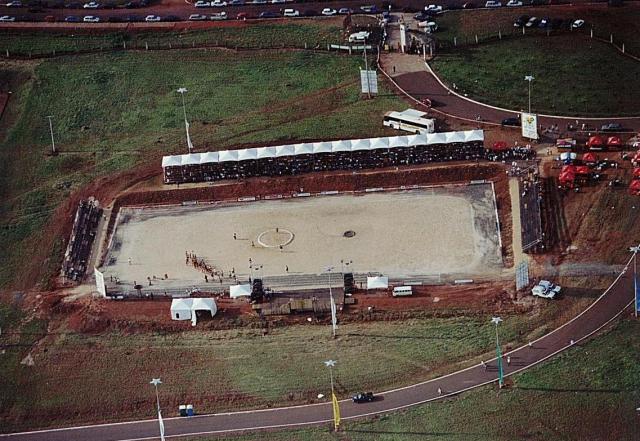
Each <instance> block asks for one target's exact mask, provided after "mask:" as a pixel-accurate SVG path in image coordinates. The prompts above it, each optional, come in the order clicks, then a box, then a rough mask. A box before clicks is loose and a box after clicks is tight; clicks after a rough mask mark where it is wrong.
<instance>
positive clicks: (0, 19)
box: [0, 15, 16, 23]
mask: <svg viewBox="0 0 640 441" xmlns="http://www.w3.org/2000/svg"><path fill="white" fill-rule="evenodd" d="M12 21H16V18H15V17H13V16H11V15H3V16H2V17H0V22H3V23H9V22H12Z"/></svg>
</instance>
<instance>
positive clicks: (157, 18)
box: [144, 15, 161, 23]
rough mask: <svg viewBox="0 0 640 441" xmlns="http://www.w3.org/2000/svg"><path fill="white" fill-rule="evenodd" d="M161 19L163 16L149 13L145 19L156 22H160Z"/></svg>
mask: <svg viewBox="0 0 640 441" xmlns="http://www.w3.org/2000/svg"><path fill="white" fill-rule="evenodd" d="M160 20H161V18H160V16H159V15H147V16H146V17H145V18H144V21H146V22H147V23H155V22H158V21H160Z"/></svg>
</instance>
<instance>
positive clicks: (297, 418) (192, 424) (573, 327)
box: [0, 260, 633, 441]
mask: <svg viewBox="0 0 640 441" xmlns="http://www.w3.org/2000/svg"><path fill="white" fill-rule="evenodd" d="M630 263H631V260H630V261H629V262H628V263H627V266H626V267H625V268H624V271H623V272H622V273H621V274H620V275H619V276H618V278H616V280H615V281H614V283H613V284H612V285H611V286H610V287H609V288H608V289H607V290H606V291H605V292H604V293H603V294H602V295H601V296H600V297H599V298H598V299H597V300H596V301H595V302H594V303H592V304H591V305H590V306H589V307H588V308H587V309H586V310H585V311H584V312H582V313H581V314H580V315H578V316H577V317H575V318H574V319H572V320H571V321H570V322H568V323H566V324H565V325H563V326H561V327H560V328H558V329H556V330H554V331H552V332H551V333H550V334H547V335H545V336H543V337H541V338H540V339H538V340H536V341H534V342H532V345H531V346H529V345H525V346H523V347H521V348H518V349H515V350H513V351H511V352H509V353H507V354H505V356H506V355H509V357H510V358H511V363H510V365H506V363H504V369H505V375H507V376H508V375H513V374H515V373H517V372H520V371H522V370H524V369H527V368H529V367H532V366H535V365H536V364H538V363H541V362H542V361H545V360H546V359H548V358H550V357H552V356H554V355H556V354H558V353H559V352H561V351H563V350H565V349H567V348H569V347H571V345H572V341H573V344H577V343H579V342H581V341H582V340H584V339H586V338H588V337H589V336H591V335H592V334H593V333H595V332H597V331H598V330H600V329H602V328H603V327H604V326H606V325H607V324H609V323H610V322H611V321H613V320H614V319H615V318H617V317H618V316H619V315H620V314H621V313H622V312H623V311H624V310H625V309H626V308H628V307H629V306H630V305H631V304H632V301H633V300H632V299H633V277H632V274H631V273H630V272H628V271H627V269H628V267H629V264H630ZM496 376H497V367H496V360H495V359H493V360H490V361H489V362H487V368H486V369H485V368H484V367H483V366H481V365H476V366H472V367H470V368H467V369H463V370H461V371H458V372H454V373H452V374H449V375H446V376H444V377H441V378H437V379H434V380H430V381H425V382H422V383H418V384H415V385H412V386H407V387H404V388H400V389H394V390H391V391H387V392H383V393H381V394H380V395H379V399H378V400H376V401H374V402H372V403H367V404H358V405H356V404H353V403H352V402H351V401H350V400H343V401H341V403H340V407H341V413H342V419H343V420H349V419H354V418H362V417H366V416H372V415H377V414H381V413H388V412H392V411H396V410H399V409H404V408H407V407H410V406H415V405H417V404H422V403H426V402H429V401H434V400H438V399H440V398H443V397H446V396H449V395H457V394H459V393H461V392H464V391H466V390H469V389H472V388H475V387H478V386H482V385H486V384H490V383H492V382H495V381H496ZM439 389H441V391H442V395H440V394H439V393H438V390H439ZM330 421H331V407H330V404H329V403H322V404H312V405H304V406H294V407H283V408H276V409H264V410H254V411H244V412H232V413H221V414H214V415H202V416H198V417H193V418H168V419H165V427H166V435H167V436H168V437H178V436H186V435H191V436H195V435H205V434H221V433H232V432H239V431H250V430H262V429H270V428H294V427H301V426H311V425H319V424H327V423H329V422H330ZM157 434H158V424H157V421H155V420H144V421H132V422H125V423H115V424H103V425H96V426H83V427H75V428H63V429H53V430H44V431H37V432H25V433H16V434H9V435H0V439H7V440H15V441H84V440H92V441H125V440H126V441H134V440H135V441H138V440H147V439H156V438H157Z"/></svg>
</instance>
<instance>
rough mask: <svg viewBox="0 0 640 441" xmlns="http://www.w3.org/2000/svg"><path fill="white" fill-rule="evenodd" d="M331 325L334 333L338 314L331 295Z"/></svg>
mask: <svg viewBox="0 0 640 441" xmlns="http://www.w3.org/2000/svg"><path fill="white" fill-rule="evenodd" d="M331 325H332V326H333V334H334V335H335V333H336V329H338V315H337V311H336V302H335V300H333V296H331Z"/></svg>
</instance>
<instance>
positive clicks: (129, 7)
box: [124, 2, 140, 9]
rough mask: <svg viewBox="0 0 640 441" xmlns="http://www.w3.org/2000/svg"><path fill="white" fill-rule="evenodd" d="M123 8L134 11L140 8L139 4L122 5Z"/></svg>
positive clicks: (128, 3)
mask: <svg viewBox="0 0 640 441" xmlns="http://www.w3.org/2000/svg"><path fill="white" fill-rule="evenodd" d="M124 7H125V8H127V9H135V8H139V7H140V3H138V2H127V3H125V4H124Z"/></svg>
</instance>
